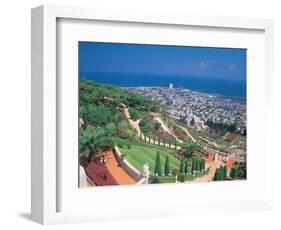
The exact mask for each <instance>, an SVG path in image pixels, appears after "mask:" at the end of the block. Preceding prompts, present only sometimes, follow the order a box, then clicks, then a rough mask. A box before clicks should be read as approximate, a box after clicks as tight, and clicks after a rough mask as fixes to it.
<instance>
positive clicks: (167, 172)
mask: <svg viewBox="0 0 281 230" xmlns="http://www.w3.org/2000/svg"><path fill="white" fill-rule="evenodd" d="M169 175H170V160H169V156H166V160H165V176H169Z"/></svg>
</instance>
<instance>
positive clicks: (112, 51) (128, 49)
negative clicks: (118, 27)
mask: <svg viewBox="0 0 281 230" xmlns="http://www.w3.org/2000/svg"><path fill="white" fill-rule="evenodd" d="M79 65H80V73H82V72H93V73H95V72H101V73H126V74H128V73H138V74H150V75H151V74H157V75H178V76H193V77H200V78H217V79H231V80H246V50H245V49H230V48H229V49H228V48H227V49H225V48H207V47H186V46H160V45H138V44H118V43H96V42H80V43H79Z"/></svg>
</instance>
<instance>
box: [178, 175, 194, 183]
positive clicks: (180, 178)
mask: <svg viewBox="0 0 281 230" xmlns="http://www.w3.org/2000/svg"><path fill="white" fill-rule="evenodd" d="M193 180H194V176H193V175H191V174H187V175H185V174H179V175H178V181H180V182H185V181H193Z"/></svg>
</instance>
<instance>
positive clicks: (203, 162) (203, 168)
mask: <svg viewBox="0 0 281 230" xmlns="http://www.w3.org/2000/svg"><path fill="white" fill-rule="evenodd" d="M200 168H201V171H202V170H205V160H204V159H201V167H200Z"/></svg>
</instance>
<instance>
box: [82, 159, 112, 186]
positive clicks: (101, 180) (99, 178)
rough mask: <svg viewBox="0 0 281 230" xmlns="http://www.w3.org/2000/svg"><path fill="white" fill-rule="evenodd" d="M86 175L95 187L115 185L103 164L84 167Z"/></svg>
mask: <svg viewBox="0 0 281 230" xmlns="http://www.w3.org/2000/svg"><path fill="white" fill-rule="evenodd" d="M86 173H87V175H88V177H89V178H90V180H91V181H92V182H93V183H94V184H95V185H97V186H102V185H117V183H116V181H115V180H114V178H113V177H112V175H111V174H110V173H109V172H108V170H107V168H106V166H105V165H104V164H103V163H97V162H91V163H89V164H88V165H87V167H86Z"/></svg>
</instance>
